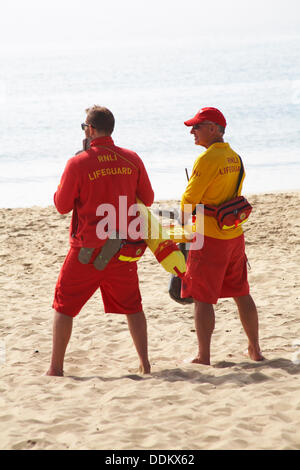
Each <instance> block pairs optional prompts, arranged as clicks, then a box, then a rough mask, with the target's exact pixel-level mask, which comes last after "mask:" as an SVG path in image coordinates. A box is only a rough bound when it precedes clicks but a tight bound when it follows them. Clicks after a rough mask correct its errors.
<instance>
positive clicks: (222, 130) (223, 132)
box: [217, 124, 225, 135]
mask: <svg viewBox="0 0 300 470" xmlns="http://www.w3.org/2000/svg"><path fill="white" fill-rule="evenodd" d="M217 126H218V128H219V131H220V134H222V135H224V134H225V127H223V126H220V124H217Z"/></svg>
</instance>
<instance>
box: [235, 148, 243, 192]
mask: <svg viewBox="0 0 300 470" xmlns="http://www.w3.org/2000/svg"><path fill="white" fill-rule="evenodd" d="M238 157H239V159H240V162H241V169H240V174H239V178H238V182H237V186H236V195H238V193H239V189H240V184H241V182H242V179H243V175H244V172H245V170H244V165H243V160H242V159H241V157H240V156H239V155H238Z"/></svg>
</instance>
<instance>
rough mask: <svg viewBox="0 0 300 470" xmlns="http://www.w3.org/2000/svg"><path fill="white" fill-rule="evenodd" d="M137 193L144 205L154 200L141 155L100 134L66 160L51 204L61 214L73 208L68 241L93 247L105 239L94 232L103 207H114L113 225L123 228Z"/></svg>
mask: <svg viewBox="0 0 300 470" xmlns="http://www.w3.org/2000/svg"><path fill="white" fill-rule="evenodd" d="M120 196H122V198H121V199H119V197H120ZM137 197H138V198H139V199H140V200H141V201H142V202H143V203H144V204H145V205H146V206H151V204H152V203H153V200H154V192H153V189H152V186H151V183H150V180H149V177H148V174H147V171H146V169H145V166H144V164H143V162H142V160H141V158H140V157H139V156H138V155H137V154H136V153H135V152H132V151H131V150H127V149H123V148H120V147H117V146H115V145H114V141H113V139H112V138H111V137H99V138H97V139H94V140H92V142H91V144H90V148H89V149H88V150H86V151H82V152H81V153H79V154H77V155H75V156H74V157H72V158H70V159H69V160H68V162H67V164H66V167H65V170H64V172H63V174H62V177H61V181H60V184H59V186H58V189H57V191H56V193H55V194H54V204H55V206H56V208H57V210H58V212H60V213H61V214H66V213H68V212H70V211H71V210H73V214H72V221H71V225H70V245H71V246H73V247H82V246H85V247H89V248H94V247H100V246H102V245H103V244H104V242H105V240H104V239H101V238H99V236H98V235H97V225H98V223H99V221H101V219H103V218H104V217H105V215H107V211H106V212H105V209H107V210H109V209H110V208H114V209H115V221H116V224H115V225H116V226H115V229H116V230H119V229H120V224H121V225H122V227H123V228H124V223H125V224H126V223H127V226H128V223H129V222H130V220H132V219H133V218H134V217H133V216H128V209H129V208H130V207H131V206H132V205H133V204H136V198H137ZM120 201H121V207H122V211H121V210H120V209H121V207H120ZM108 205H109V206H108ZM99 206H101V207H99ZM112 212H113V211H112ZM120 212H121V215H120ZM100 214H102V215H100ZM121 221H122V222H121ZM124 221H125V222H124ZM126 221H127V222H126ZM128 238H130V237H128Z"/></svg>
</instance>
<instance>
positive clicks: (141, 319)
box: [126, 312, 151, 374]
mask: <svg viewBox="0 0 300 470" xmlns="http://www.w3.org/2000/svg"><path fill="white" fill-rule="evenodd" d="M126 316H127V322H128V328H129V331H130V334H131V337H132V339H133V343H134V345H135V348H136V351H137V353H138V356H139V359H140V371H141V372H142V373H143V374H150V370H151V367H150V362H149V359H148V337H147V321H146V318H145V315H144V312H138V313H133V314H130V315H126Z"/></svg>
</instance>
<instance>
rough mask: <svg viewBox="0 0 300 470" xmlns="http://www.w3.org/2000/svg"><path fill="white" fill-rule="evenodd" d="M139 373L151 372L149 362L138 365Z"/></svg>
mask: <svg viewBox="0 0 300 470" xmlns="http://www.w3.org/2000/svg"><path fill="white" fill-rule="evenodd" d="M139 373H140V374H150V373H151V366H150V363H148V364H145V365H142V364H141V365H140V367H139Z"/></svg>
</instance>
